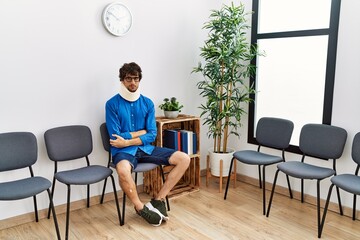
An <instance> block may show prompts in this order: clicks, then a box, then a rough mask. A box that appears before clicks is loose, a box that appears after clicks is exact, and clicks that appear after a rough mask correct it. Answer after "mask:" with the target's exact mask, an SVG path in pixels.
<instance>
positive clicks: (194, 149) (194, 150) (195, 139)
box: [192, 132, 197, 154]
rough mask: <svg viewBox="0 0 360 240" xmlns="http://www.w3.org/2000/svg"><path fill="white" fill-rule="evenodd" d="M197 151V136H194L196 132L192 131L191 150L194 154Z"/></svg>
mask: <svg viewBox="0 0 360 240" xmlns="http://www.w3.org/2000/svg"><path fill="white" fill-rule="evenodd" d="M196 153H197V137H196V133H194V132H193V152H192V154H196Z"/></svg>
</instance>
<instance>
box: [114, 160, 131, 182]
mask: <svg viewBox="0 0 360 240" xmlns="http://www.w3.org/2000/svg"><path fill="white" fill-rule="evenodd" d="M116 172H117V174H118V175H119V177H120V178H123V177H125V176H127V175H128V174H129V173H130V174H131V165H130V162H129V161H127V160H121V161H120V162H118V163H117V164H116Z"/></svg>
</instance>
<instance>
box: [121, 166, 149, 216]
mask: <svg viewBox="0 0 360 240" xmlns="http://www.w3.org/2000/svg"><path fill="white" fill-rule="evenodd" d="M116 171H117V173H118V176H119V183H120V187H121V189H122V190H123V191H124V192H125V194H126V196H127V197H128V198H129V199H130V201H131V202H132V203H133V204H134V206H135V209H136V210H137V211H140V210H141V209H143V207H144V204H143V203H142V202H141V201H140V198H139V195H138V193H137V189H136V185H135V182H134V179H133V178H132V176H131V165H130V163H129V161H127V160H122V161H120V162H119V163H118V164H116Z"/></svg>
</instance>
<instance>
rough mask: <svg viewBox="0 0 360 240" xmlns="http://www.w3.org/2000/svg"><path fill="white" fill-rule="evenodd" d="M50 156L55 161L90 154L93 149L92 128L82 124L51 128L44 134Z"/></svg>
mask: <svg viewBox="0 0 360 240" xmlns="http://www.w3.org/2000/svg"><path fill="white" fill-rule="evenodd" d="M44 137H45V145H46V150H47V153H48V156H49V158H50V159H51V160H53V161H68V160H73V159H78V158H82V157H86V156H88V155H89V154H90V153H91V152H92V149H93V143H92V135H91V131H90V128H89V127H87V126H82V125H73V126H64V127H57V128H52V129H49V130H47V131H46V132H45V134H44Z"/></svg>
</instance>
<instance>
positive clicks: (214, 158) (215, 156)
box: [208, 148, 235, 177]
mask: <svg viewBox="0 0 360 240" xmlns="http://www.w3.org/2000/svg"><path fill="white" fill-rule="evenodd" d="M213 150H214V149H213V148H211V149H209V150H208V153H209V159H210V168H211V175H213V176H216V177H219V176H220V160H223V171H222V176H223V177H227V176H228V175H229V168H230V163H231V159H232V158H233V154H234V152H235V150H234V149H232V148H227V149H226V150H227V153H214V151H213Z"/></svg>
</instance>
